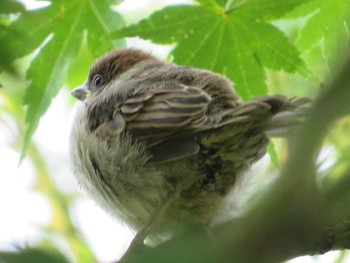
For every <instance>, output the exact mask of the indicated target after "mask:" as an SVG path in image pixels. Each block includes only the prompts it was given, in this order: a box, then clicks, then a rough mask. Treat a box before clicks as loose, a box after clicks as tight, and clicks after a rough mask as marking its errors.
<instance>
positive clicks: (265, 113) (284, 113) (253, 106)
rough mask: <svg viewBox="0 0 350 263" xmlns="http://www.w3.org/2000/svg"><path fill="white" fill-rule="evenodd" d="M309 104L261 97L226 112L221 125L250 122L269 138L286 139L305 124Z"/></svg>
mask: <svg viewBox="0 0 350 263" xmlns="http://www.w3.org/2000/svg"><path fill="white" fill-rule="evenodd" d="M309 103H310V100H309V99H307V98H287V97H285V96H281V95H275V96H264V97H259V98H257V99H254V100H251V101H248V102H247V103H243V104H241V105H239V106H238V107H236V108H234V109H231V110H228V111H227V112H225V113H224V114H223V118H222V122H221V125H222V126H224V125H227V124H228V125H231V124H234V123H242V124H243V123H248V122H249V123H251V125H252V128H258V129H261V130H262V131H263V132H264V133H265V134H266V135H267V136H268V137H284V136H288V135H290V134H293V132H294V131H295V130H296V128H297V127H298V126H300V124H301V123H302V122H303V120H304V119H305V116H306V114H307V109H308V104H309ZM221 125H220V126H221Z"/></svg>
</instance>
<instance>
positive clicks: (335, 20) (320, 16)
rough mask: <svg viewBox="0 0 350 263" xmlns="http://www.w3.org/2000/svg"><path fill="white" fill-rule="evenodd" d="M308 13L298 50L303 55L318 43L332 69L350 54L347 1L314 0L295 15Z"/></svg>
mask: <svg viewBox="0 0 350 263" xmlns="http://www.w3.org/2000/svg"><path fill="white" fill-rule="evenodd" d="M310 10H313V11H314V12H313V14H312V16H311V18H310V19H309V20H308V21H307V24H306V25H305V26H304V28H303V29H302V30H301V32H300V35H299V38H298V39H297V43H296V44H297V47H298V48H299V50H301V51H302V52H306V51H308V50H310V49H312V48H313V47H315V46H316V45H317V44H318V43H320V42H321V43H322V48H323V55H324V57H325V58H326V60H327V62H328V66H329V68H334V66H335V65H338V64H339V62H340V61H339V59H341V58H342V57H346V56H344V55H345V54H348V52H349V47H350V37H349V28H350V1H349V0H337V1H333V0H314V1H312V2H310V3H308V4H307V5H305V6H302V7H300V8H299V9H297V10H296V11H295V12H296V13H299V14H303V13H304V14H305V13H306V12H307V11H310ZM303 11H306V12H303Z"/></svg>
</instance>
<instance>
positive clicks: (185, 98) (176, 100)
mask: <svg viewBox="0 0 350 263" xmlns="http://www.w3.org/2000/svg"><path fill="white" fill-rule="evenodd" d="M72 95H73V96H75V97H77V98H78V99H81V100H83V101H84V104H82V105H81V106H80V108H79V109H78V112H77V114H76V119H75V121H74V124H73V128H72V136H71V157H72V164H73V169H74V172H75V174H76V176H77V178H78V180H79V182H80V184H81V186H82V188H83V189H84V190H85V191H86V192H87V193H88V194H90V195H91V196H92V197H93V198H94V199H95V201H96V202H97V203H98V204H100V205H101V206H102V207H104V208H105V209H106V210H107V211H108V212H109V213H111V214H112V215H113V216H115V217H117V218H119V219H121V220H122V221H124V222H125V223H126V224H128V225H129V226H131V227H132V228H133V229H134V230H135V231H141V232H139V233H141V234H139V236H138V238H139V239H143V238H145V236H146V235H148V236H149V237H150V238H153V239H158V238H162V237H168V236H169V235H172V234H175V233H178V232H181V231H184V230H187V229H190V228H192V227H195V228H199V227H202V226H207V225H209V224H210V222H211V220H212V219H213V217H214V216H215V214H216V212H217V210H218V208H219V206H220V204H221V203H222V202H223V200H224V198H225V196H226V195H227V194H228V193H229V192H230V191H231V190H232V189H233V187H234V185H235V181H236V179H237V178H238V176H240V175H242V173H244V172H245V171H246V170H247V169H248V168H249V167H250V166H251V165H252V164H253V163H254V162H256V161H257V160H259V159H260V158H261V157H262V156H263V155H264V154H265V153H266V147H267V144H268V141H269V140H268V135H284V134H285V133H286V132H287V131H288V130H289V129H290V127H293V126H295V124H298V123H299V121H300V114H301V112H302V108H303V105H304V104H305V102H306V101H305V100H304V99H287V98H286V97H284V96H280V95H276V96H266V97H261V98H257V99H255V100H251V101H249V102H246V103H242V102H241V100H240V98H239V96H238V95H237V94H236V93H235V91H234V89H233V85H232V83H231V82H230V81H229V80H228V79H226V78H225V77H223V76H221V75H218V74H215V73H213V72H210V71H206V70H201V69H195V68H191V67H182V66H177V65H174V64H170V63H166V62H163V61H160V60H158V59H156V58H155V57H153V56H151V55H149V54H146V53H144V52H142V51H138V50H134V49H121V50H117V51H113V52H111V53H109V54H107V55H105V56H104V57H102V58H101V59H99V60H98V61H97V62H96V63H95V64H94V65H93V67H92V68H91V70H90V73H89V77H88V79H87V82H86V83H85V85H83V86H82V87H78V88H77V89H75V90H74V91H73V92H72Z"/></svg>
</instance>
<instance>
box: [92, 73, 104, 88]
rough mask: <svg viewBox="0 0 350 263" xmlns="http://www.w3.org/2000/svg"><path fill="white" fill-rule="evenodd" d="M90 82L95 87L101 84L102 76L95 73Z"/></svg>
mask: <svg viewBox="0 0 350 263" xmlns="http://www.w3.org/2000/svg"><path fill="white" fill-rule="evenodd" d="M92 82H93V83H94V86H95V87H98V86H99V85H101V84H102V76H101V75H100V74H97V75H95V76H94V79H93V80H92Z"/></svg>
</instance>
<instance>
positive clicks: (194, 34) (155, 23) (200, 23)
mask: <svg viewBox="0 0 350 263" xmlns="http://www.w3.org/2000/svg"><path fill="white" fill-rule="evenodd" d="M209 2H211V3H214V1H209V0H208V1H200V3H201V4H206V3H209ZM215 2H217V1H215ZM268 3H270V4H269V5H268ZM301 3H305V1H299V0H298V1H297V0H294V1H293V0H289V1H287V0H285V1H265V0H261V1H260V0H259V1H255V0H251V1H243V2H241V4H240V5H237V6H234V7H233V8H232V9H231V10H230V11H229V12H224V11H223V12H218V10H217V9H215V8H212V6H211V5H209V8H208V7H204V6H188V5H183V6H171V7H166V8H164V9H163V10H161V11H158V12H155V13H154V14H153V15H151V16H150V17H149V18H147V19H144V20H142V21H140V22H139V23H138V24H136V25H131V26H129V27H126V28H123V29H121V30H118V31H116V32H114V33H112V37H114V38H121V37H134V36H139V37H141V38H144V39H150V40H152V41H153V42H156V43H160V44H169V43H176V44H177V45H176V48H175V49H174V50H173V51H172V54H173V55H174V58H175V59H174V60H175V62H176V63H178V64H181V65H191V66H194V67H201V68H205V69H209V70H213V71H215V72H218V73H221V74H223V75H226V76H228V77H229V78H230V79H232V80H233V81H234V82H235V84H236V89H237V91H238V93H239V94H240V95H241V96H242V97H243V98H244V99H250V98H253V97H256V96H260V95H264V94H266V93H267V87H266V84H265V80H266V75H265V71H264V67H267V68H271V69H275V70H281V69H283V70H285V71H287V72H298V73H299V74H302V75H303V76H306V77H309V78H313V77H314V76H313V74H312V73H311V72H310V71H309V70H308V69H307V67H306V65H305V64H304V62H303V61H302V60H301V58H300V57H299V53H298V51H297V49H296V48H295V47H294V46H293V45H292V44H290V43H289V41H288V39H287V38H286V36H285V35H284V34H283V33H282V32H281V31H280V30H279V29H277V28H276V27H274V26H273V25H271V24H270V23H268V22H266V21H264V19H265V18H269V19H271V18H277V17H280V16H282V15H283V14H285V13H286V12H287V11H288V10H289V11H290V10H292V9H293V8H295V7H297V6H298V5H300V4H301ZM259 10H260V13H261V14H259V15H258V16H257V17H256V18H254V16H256V15H257V13H258V11H259Z"/></svg>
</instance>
